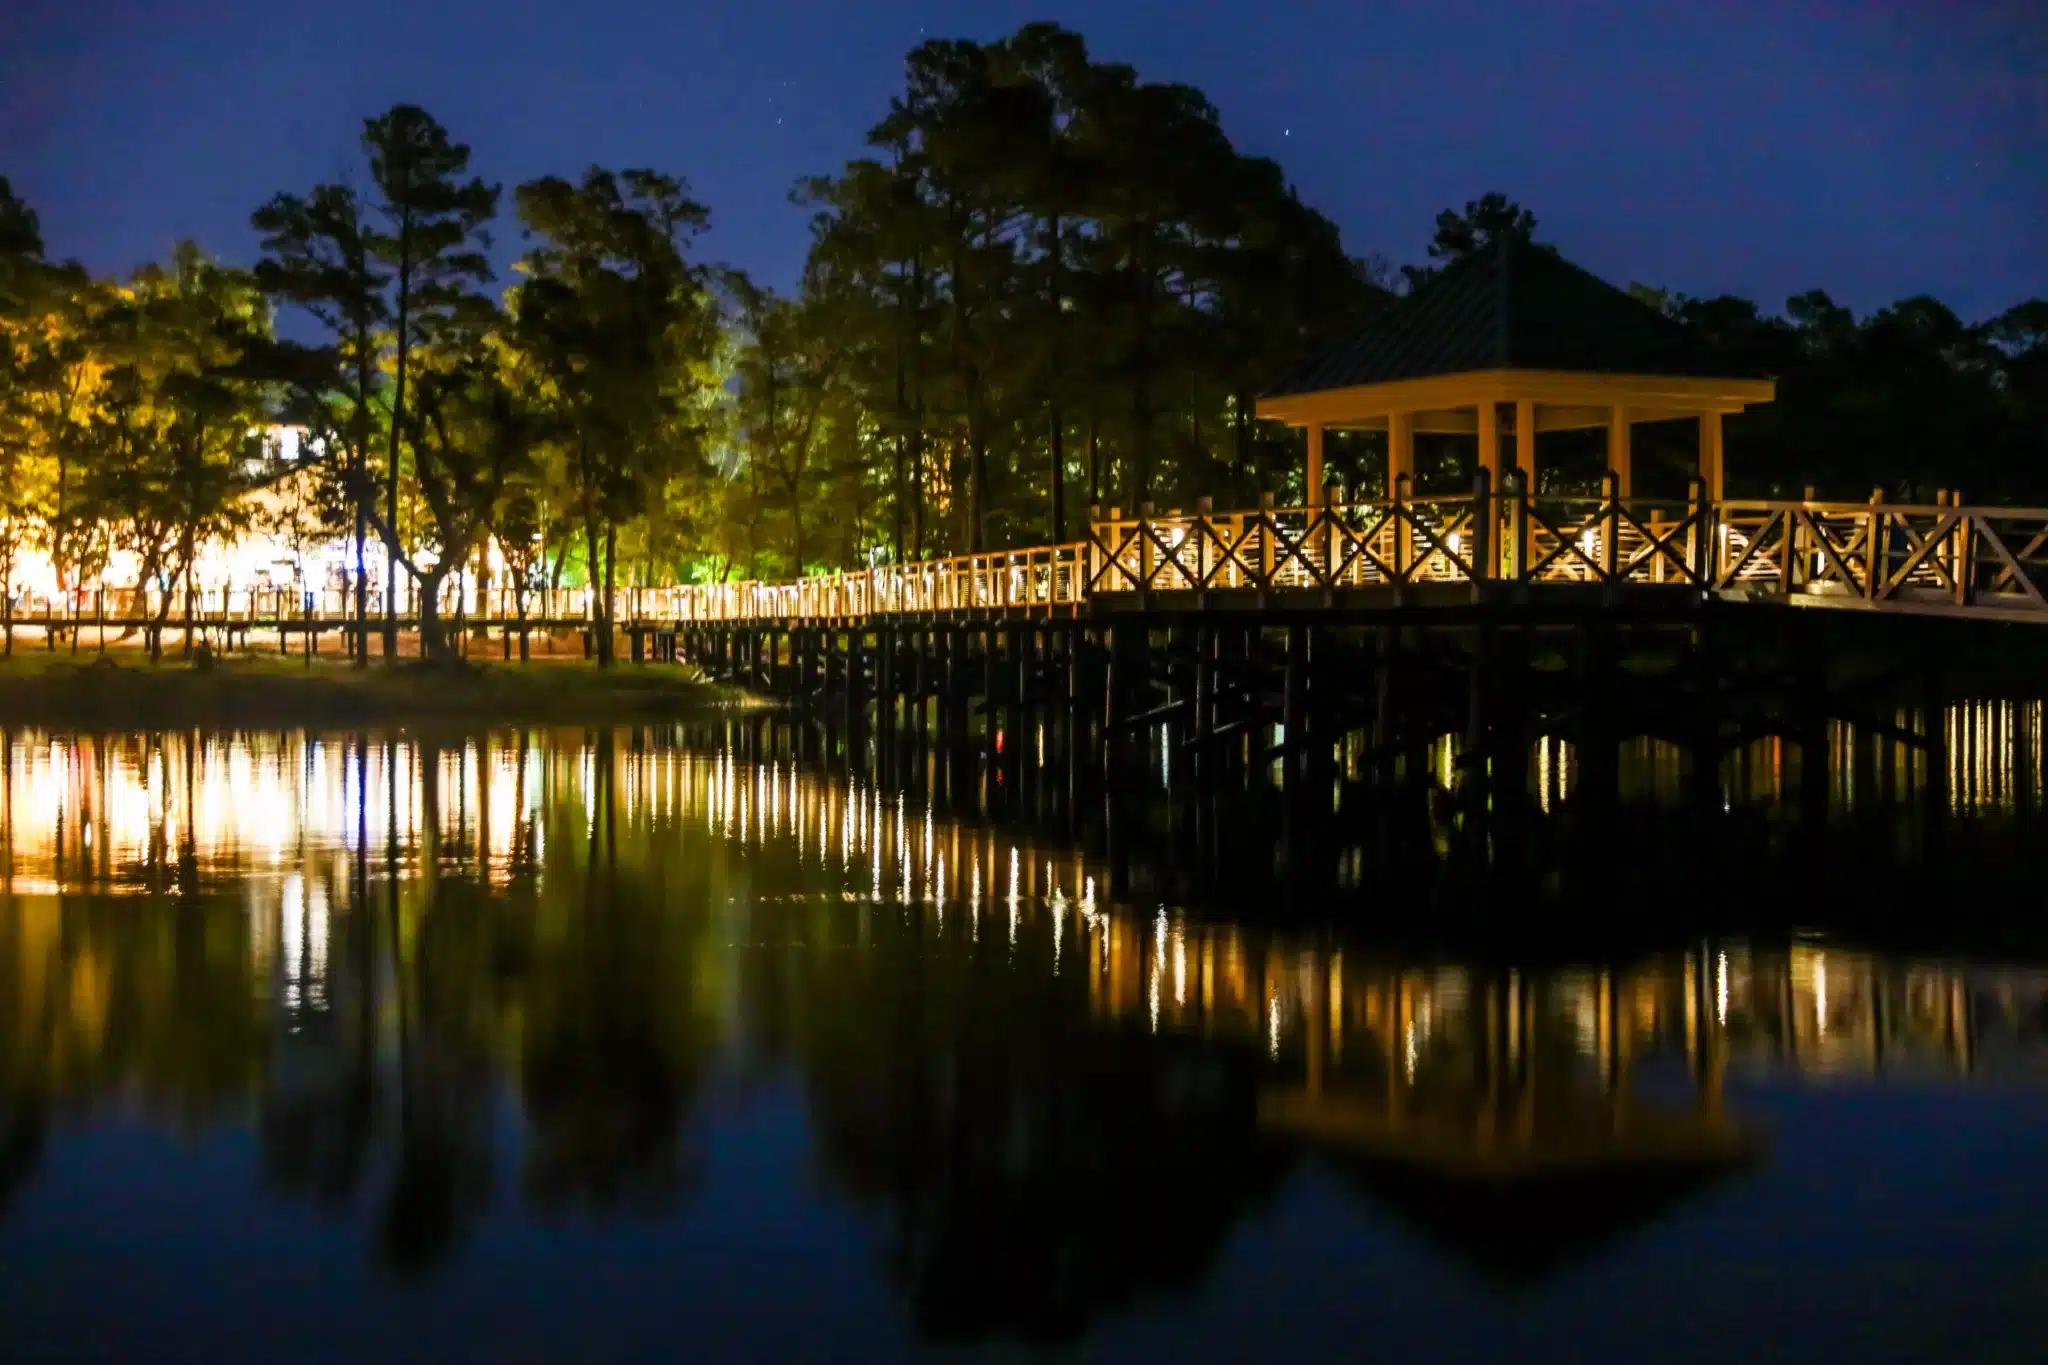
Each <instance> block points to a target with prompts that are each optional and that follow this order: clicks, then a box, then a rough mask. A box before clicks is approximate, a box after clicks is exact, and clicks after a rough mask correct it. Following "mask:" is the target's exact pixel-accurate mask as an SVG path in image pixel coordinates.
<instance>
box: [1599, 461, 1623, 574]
mask: <svg viewBox="0 0 2048 1365" xmlns="http://www.w3.org/2000/svg"><path fill="white" fill-rule="evenodd" d="M1600 526H1601V530H1600V574H1601V576H1602V577H1603V578H1605V579H1606V580H1607V581H1608V582H1610V583H1612V582H1613V581H1614V577H1615V573H1616V570H1617V567H1618V565H1619V564H1620V562H1621V556H1620V543H1621V475H1619V474H1617V473H1615V472H1614V471H1613V470H1611V469H1610V470H1608V471H1607V472H1606V473H1605V474H1604V475H1602V476H1601V478H1600Z"/></svg>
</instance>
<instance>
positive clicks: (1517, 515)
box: [1504, 467, 1529, 583]
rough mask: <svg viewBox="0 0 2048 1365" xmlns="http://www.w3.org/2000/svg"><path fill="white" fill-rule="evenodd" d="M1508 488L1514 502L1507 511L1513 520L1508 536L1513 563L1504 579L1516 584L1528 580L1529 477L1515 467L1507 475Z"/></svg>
mask: <svg viewBox="0 0 2048 1365" xmlns="http://www.w3.org/2000/svg"><path fill="white" fill-rule="evenodd" d="M1508 487H1509V490H1510V492H1511V493H1512V495H1513V498H1514V502H1513V504H1512V506H1511V507H1510V509H1509V515H1510V516H1511V517H1512V518H1513V521H1512V524H1511V526H1510V534H1511V535H1512V536H1513V537H1514V562H1513V564H1512V565H1511V566H1510V567H1509V571H1508V573H1507V574H1506V575H1504V576H1505V577H1509V578H1512V579H1513V581H1515V582H1517V583H1525V582H1527V581H1528V578H1529V476H1528V474H1527V473H1525V472H1524V471H1523V470H1522V469H1521V468H1519V467H1517V468H1515V469H1514V470H1512V471H1510V472H1509V474H1508Z"/></svg>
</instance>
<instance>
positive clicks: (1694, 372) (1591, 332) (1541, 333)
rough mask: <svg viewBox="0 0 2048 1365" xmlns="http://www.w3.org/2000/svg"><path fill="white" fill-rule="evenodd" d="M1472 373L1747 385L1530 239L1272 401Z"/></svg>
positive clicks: (1317, 365) (1388, 317) (1670, 324)
mask: <svg viewBox="0 0 2048 1365" xmlns="http://www.w3.org/2000/svg"><path fill="white" fill-rule="evenodd" d="M1473 370H1566V371H1573V372H1577V373H1592V374H1655V375H1683V376H1688V377H1694V378H1731V379H1732V378H1746V377H1752V376H1748V375H1744V374H1742V373H1741V372H1740V371H1739V370H1738V369H1736V368H1734V367H1731V366H1730V365H1729V364H1728V363H1727V362H1726V361H1724V360H1721V359H1719V358H1718V357H1716V356H1714V355H1713V354H1711V353H1710V352H1709V351H1708V350H1707V348H1706V346H1705V345H1703V344H1702V343H1701V342H1700V340H1699V339H1698V338H1697V337H1695V336H1694V335H1693V333H1692V332H1691V331H1690V330H1689V329H1687V328H1686V327H1685V326H1683V325H1682V324H1680V323H1678V322H1675V321H1673V320H1672V319H1670V318H1668V317H1665V316H1664V315H1663V314H1662V313H1659V312H1658V311H1657V310H1656V309H1654V308H1651V307H1650V306H1649V305H1647V304H1645V303H1642V302H1640V301H1638V300H1636V299H1633V298H1630V297H1629V296H1628V295H1627V294H1626V293H1624V292H1622V291H1621V290H1619V289H1616V288H1615V287H1614V286H1613V285H1611V284H1609V283H1607V281H1605V280H1603V279H1600V278H1599V277H1597V276H1595V275H1591V274H1589V273H1587V272H1586V271H1584V270H1581V269H1579V267H1577V266H1575V265H1573V264H1572V263H1571V262H1570V261H1567V260H1565V259H1564V258H1563V257H1562V256H1560V255H1558V254H1557V253H1556V252H1555V251H1552V250H1551V249H1550V248H1549V247H1545V246H1538V245H1536V244H1535V243H1532V242H1530V241H1528V240H1526V239H1524V238H1503V239H1501V240H1500V241H1499V242H1497V243H1495V244H1494V245H1492V246H1489V247H1488V248H1487V249H1486V250H1484V251H1482V252H1479V253H1477V254H1475V255H1472V256H1468V257H1466V258H1465V259H1464V260H1462V261H1458V262H1456V263H1454V264H1452V265H1450V266H1448V267H1446V268H1445V269H1444V271H1443V272H1442V273H1441V274H1439V275H1437V276H1436V277H1435V278H1433V279H1431V280H1430V281H1429V282H1428V283H1426V284H1424V285H1423V286H1422V287H1421V288H1419V289H1417V290H1416V291H1415V292H1414V293H1412V294H1410V295H1408V296H1407V297H1406V298H1403V299H1401V300H1400V301H1399V302H1397V303H1395V304H1394V305H1393V306H1392V307H1390V308H1388V309H1387V310H1386V311H1385V312H1383V313H1381V314H1380V315H1379V316H1378V317H1377V318H1374V319H1373V321H1372V322H1371V323H1369V324H1368V325H1367V326H1366V328H1365V330H1364V331H1362V332H1360V333H1359V334H1358V335H1357V336H1355V337H1353V338H1352V339H1351V340H1350V341H1347V342H1345V343H1344V344H1343V345H1341V346H1338V347H1336V348H1335V349H1333V350H1330V351H1327V352H1325V353H1324V354H1322V355H1320V356H1317V357H1316V358H1315V359H1314V360H1311V361H1309V362H1308V363H1307V364H1305V365H1303V366H1301V367H1300V368H1299V369H1297V370H1295V371H1294V372H1293V373H1292V374H1290V375H1288V376H1286V377H1285V378H1284V379H1282V380H1281V381H1280V382H1279V383H1278V384H1276V385H1274V387H1273V388H1272V390H1271V391H1270V392H1268V393H1267V394H1266V395H1265V396H1266V397H1268V398H1280V397H1285V396H1287V395H1289V394H1300V393H1318V392H1321V391H1323V390H1326V389H1348V388H1353V387H1356V386H1359V385H1363V384H1387V383H1392V382H1395V381H1397V380H1403V379H1426V378H1429V377H1432V376H1435V375H1443V374H1463V373H1466V372H1469V371H1473Z"/></svg>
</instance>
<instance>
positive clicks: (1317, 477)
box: [1305, 422, 1323, 507]
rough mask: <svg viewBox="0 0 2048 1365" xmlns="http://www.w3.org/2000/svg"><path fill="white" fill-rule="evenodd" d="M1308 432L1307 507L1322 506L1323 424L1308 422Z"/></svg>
mask: <svg viewBox="0 0 2048 1365" xmlns="http://www.w3.org/2000/svg"><path fill="white" fill-rule="evenodd" d="M1307 431H1308V497H1307V498H1306V499H1305V504H1306V505H1307V506H1309V507H1320V506H1322V505H1323V424H1322V423H1321V422H1310V423H1309V424H1308V427H1307Z"/></svg>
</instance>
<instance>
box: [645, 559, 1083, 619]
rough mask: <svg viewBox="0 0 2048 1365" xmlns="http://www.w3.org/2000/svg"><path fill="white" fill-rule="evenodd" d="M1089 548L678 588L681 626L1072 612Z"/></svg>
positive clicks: (1080, 594)
mask: <svg viewBox="0 0 2048 1365" xmlns="http://www.w3.org/2000/svg"><path fill="white" fill-rule="evenodd" d="M1085 548H1086V547H1085V546H1083V545H1055V546H1044V547H1040V548H1037V549H1029V550H1006V551H1002V552H1000V553H996V554H985V555H962V556H959V557H958V558H954V559H928V560H917V561H913V562H912V563H909V564H889V565H883V566H881V567H878V568H873V569H863V570H858V571H855V572H851V573H833V574H819V575H816V576H814V577H810V578H799V579H794V580H791V581H788V582H783V583H705V584H692V585H689V586H686V587H684V588H681V589H679V590H678V591H679V593H680V599H679V610H678V612H677V615H676V619H677V620H679V621H759V620H789V621H826V620H847V619H853V618H859V617H868V616H883V615H897V614H902V613H906V612H977V611H980V612H1007V613H1020V614H1026V615H1029V614H1044V615H1056V614H1059V613H1062V612H1065V613H1071V612H1073V611H1074V610H1075V609H1076V608H1078V607H1079V606H1080V605H1081V602H1082V599H1083V597H1084V595H1085V567H1084V566H1085V559H1084V555H1083V551H1084V550H1085Z"/></svg>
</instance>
